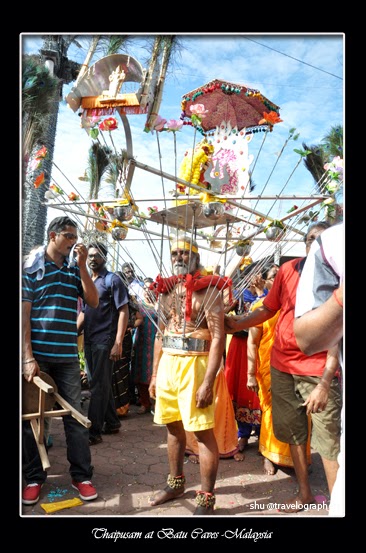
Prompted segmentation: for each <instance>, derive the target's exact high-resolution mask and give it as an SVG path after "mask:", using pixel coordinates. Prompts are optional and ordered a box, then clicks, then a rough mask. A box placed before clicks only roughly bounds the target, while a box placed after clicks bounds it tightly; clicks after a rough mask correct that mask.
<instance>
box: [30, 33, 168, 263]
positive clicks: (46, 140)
mask: <svg viewBox="0 0 366 553" xmlns="http://www.w3.org/2000/svg"><path fill="white" fill-rule="evenodd" d="M76 37H77V35H44V36H43V46H42V48H41V50H40V54H41V58H40V60H41V61H40V63H42V62H43V63H44V64H45V65H47V67H48V68H50V69H53V74H54V76H55V80H56V89H55V90H54V94H53V95H52V94H51V93H50V94H49V102H46V103H45V107H46V106H47V110H46V113H45V114H44V127H43V131H42V133H41V135H40V136H38V137H37V140H35V141H34V149H33V150H32V151H30V152H29V156H28V159H29V158H30V156H31V153H33V152H35V151H37V150H38V149H39V148H41V147H42V146H45V147H46V148H47V158H46V159H45V160H44V162H43V166H42V170H43V171H44V173H45V181H44V183H43V184H42V185H41V186H40V187H39V188H38V189H37V190H36V189H35V188H34V187H33V186H32V185H29V183H28V180H29V181H32V178H33V175H27V178H26V179H25V186H24V194H23V254H26V253H28V252H29V250H30V249H31V248H33V247H34V246H35V245H37V244H42V243H43V240H44V233H45V227H46V222H47V207H46V206H45V205H43V204H44V195H45V192H46V190H47V189H48V187H49V184H50V178H51V168H52V160H53V151H54V144H55V136H56V130H57V119H58V106H59V100H60V99H61V98H62V87H63V84H65V83H66V84H68V83H70V82H72V81H75V80H76V81H78V80H80V78H81V77H82V75H83V73H84V72H85V71H86V66H87V65H88V64H89V61H90V59H91V58H92V56H93V55H94V54H95V52H96V51H97V50H98V49H99V50H101V49H103V55H105V56H106V55H109V54H112V53H117V52H118V51H119V50H121V49H126V48H127V46H128V45H129V44H130V43H132V39H133V37H131V36H128V35H112V36H108V35H94V36H90V37H84V38H86V39H87V40H88V41H89V51H88V54H87V60H88V61H86V63H85V64H82V65H81V64H79V63H76V62H73V61H70V60H69V59H68V58H67V51H68V48H69V46H70V45H71V44H72V43H74V44H76V45H77V46H78V47H80V48H81V45H80V44H79V43H78V42H77V41H76ZM156 39H157V37H155V41H154V44H155V42H156ZM161 42H162V43H163V45H164V46H163V48H162V49H161V51H160V55H161V57H162V61H161V64H162V68H161V70H160V73H159V75H158V80H157V83H155V88H154V95H153V99H154V101H153V103H152V104H153V105H154V108H156V109H158V108H159V105H160V101H161V97H162V92H163V82H164V78H165V74H166V71H167V68H168V65H169V64H170V63H171V62H172V56H171V54H172V51H173V44H175V43H176V42H177V41H176V37H174V36H164V37H159V44H160V43H161ZM149 50H150V56H153V55H154V53H153V52H154V46H150V48H149ZM150 113H151V110H149V115H148V119H151V115H150ZM28 177H29V178H28ZM90 182H91V185H92V186H95V184H96V183H98V180H91V181H90ZM99 185H100V181H99ZM97 186H98V185H97ZM35 222H36V223H37V224H35Z"/></svg>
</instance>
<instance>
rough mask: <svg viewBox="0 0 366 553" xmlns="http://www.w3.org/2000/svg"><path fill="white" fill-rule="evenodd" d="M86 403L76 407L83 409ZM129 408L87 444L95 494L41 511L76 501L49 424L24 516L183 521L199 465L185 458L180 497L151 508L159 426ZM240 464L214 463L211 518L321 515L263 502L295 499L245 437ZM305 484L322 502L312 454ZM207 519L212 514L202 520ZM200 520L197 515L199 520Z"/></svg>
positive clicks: (160, 451)
mask: <svg viewBox="0 0 366 553" xmlns="http://www.w3.org/2000/svg"><path fill="white" fill-rule="evenodd" d="M87 403H88V401H85V402H84V406H83V408H84V412H85V410H86V408H87ZM136 411H137V407H135V406H131V408H130V413H129V414H128V416H127V417H124V418H122V419H121V422H122V427H121V430H120V432H119V433H118V434H114V435H107V436H104V437H103V442H102V443H101V444H98V445H96V446H92V448H91V451H92V462H93V465H94V477H93V484H94V485H95V486H96V488H97V491H98V494H99V497H98V498H97V499H96V500H94V501H91V502H83V505H80V506H77V507H72V508H69V509H64V510H61V511H57V512H55V513H53V514H46V513H45V511H44V510H43V508H42V506H41V505H42V504H44V503H56V502H57V501H64V500H66V499H72V498H74V497H78V494H77V492H76V490H74V489H73V488H72V487H71V480H70V476H69V472H68V469H69V464H68V461H67V459H66V448H65V439H64V432H63V424H62V419H61V418H59V419H58V418H56V419H53V427H52V435H53V442H54V445H53V447H52V448H51V449H50V451H49V458H50V463H51V468H50V469H49V471H48V479H47V482H46V483H45V485H44V486H43V488H42V492H41V499H40V501H39V502H38V503H37V504H36V505H33V506H22V507H21V512H22V516H25V517H35V516H36V517H47V518H50V517H85V516H87V517H88V516H94V517H100V516H110V517H118V516H123V517H126V516H127V517H133V516H136V517H188V516H191V515H192V513H193V511H194V509H195V501H194V497H195V490H197V489H199V481H200V479H199V465H196V464H193V463H191V462H190V461H188V458H186V462H185V475H186V480H187V484H186V493H185V494H184V496H183V497H182V498H180V499H177V500H175V501H172V502H168V503H166V504H164V505H161V506H157V507H151V506H150V505H149V501H148V500H149V497H151V496H152V495H153V494H154V492H155V491H157V490H159V489H160V488H161V487H164V485H165V481H166V477H167V474H168V463H167V449H166V429H165V427H162V426H158V425H155V424H154V423H153V416H152V415H151V414H150V413H148V414H145V415H139V414H137V412H136ZM245 453H246V457H245V460H244V461H243V462H237V461H235V460H234V459H222V460H220V464H219V471H218V477H217V483H216V510H215V515H219V516H220V517H244V516H245V517H262V518H267V517H281V518H288V517H297V518H299V517H300V518H302V517H325V516H327V514H328V513H327V509H326V506H325V505H324V508H321V506H320V507H319V509H316V510H308V511H302V512H300V513H296V514H292V515H289V514H284V513H279V512H278V511H277V508H271V504H273V503H274V502H276V503H285V502H288V501H289V500H291V499H292V498H294V497H295V494H296V490H297V486H296V480H295V478H294V473H293V471H292V470H291V469H280V470H278V472H277V474H276V475H275V476H267V475H265V474H263V471H262V457H261V456H260V455H259V454H258V452H257V440H256V439H255V438H254V437H253V438H251V439H250V442H249V445H248V447H247V449H246V451H245ZM310 481H311V485H312V489H313V491H314V494H315V496H317V498H318V500H319V501H322V500H323V499H324V501H328V495H327V486H326V482H325V478H324V472H323V468H322V463H321V460H320V457H319V455H318V454H316V453H313V465H312V472H311V474H310ZM210 518H212V519H214V518H215V517H210ZM200 519H202V517H200Z"/></svg>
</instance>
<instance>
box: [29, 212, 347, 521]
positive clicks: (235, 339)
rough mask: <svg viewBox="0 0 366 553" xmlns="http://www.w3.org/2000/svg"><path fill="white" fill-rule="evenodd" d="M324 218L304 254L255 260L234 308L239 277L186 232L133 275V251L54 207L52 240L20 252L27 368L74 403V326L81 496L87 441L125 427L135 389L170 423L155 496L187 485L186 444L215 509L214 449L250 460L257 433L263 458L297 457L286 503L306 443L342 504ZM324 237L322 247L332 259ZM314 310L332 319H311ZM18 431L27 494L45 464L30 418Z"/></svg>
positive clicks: (336, 321) (305, 488) (203, 497)
mask: <svg viewBox="0 0 366 553" xmlns="http://www.w3.org/2000/svg"><path fill="white" fill-rule="evenodd" d="M328 227H329V225H328V224H327V223H324V222H316V223H313V224H312V225H309V227H308V229H307V232H306V235H305V238H304V241H305V249H306V255H307V256H308V257H303V258H296V259H293V260H291V261H288V262H285V263H283V264H282V265H281V266H278V265H276V264H269V265H266V266H265V267H264V268H262V271H261V272H260V273H257V274H255V275H254V277H253V278H252V280H251V283H250V286H249V287H248V288H247V289H246V290H245V291H244V292H242V291H241V292H240V293H239V294H238V293H237V294H236V300H235V301H233V299H232V298H231V300H230V307H233V306H234V307H235V314H233V313H232V312H229V313H227V311H228V309H227V304H226V301H227V300H226V298H227V297H228V296H227V295H226V294H227V293H228V292H229V291H230V293H231V289H232V284H233V283H232V280H231V279H230V278H229V277H222V276H220V275H217V274H207V272H206V271H205V270H204V267H203V266H202V265H201V263H200V254H199V249H198V245H197V242H196V241H195V240H193V239H192V237H191V236H190V235H187V234H184V233H179V234H178V235H177V236H176V238H175V239H174V240H173V241H172V242H171V250H170V251H171V264H172V273H173V274H172V276H171V277H167V278H163V277H162V276H158V277H157V279H156V280H155V281H154V280H153V279H152V278H145V279H144V278H142V277H138V276H136V274H135V269H134V266H133V264H132V263H130V262H128V263H124V264H123V265H122V267H121V271H117V272H111V271H109V270H108V269H107V263H108V250H107V248H106V247H105V245H103V244H102V243H98V242H94V243H90V244H88V245H86V246H85V245H82V244H79V243H78V234H77V232H78V230H77V224H76V223H75V222H74V221H73V220H72V219H70V218H69V217H58V218H56V219H54V220H53V221H52V222H51V223H50V225H49V227H48V229H47V245H46V246H45V247H40V248H37V249H35V250H34V251H32V252H31V253H30V254H29V255H28V256H27V258H26V259H25V261H24V264H23V296H22V305H23V315H22V325H23V332H22V335H23V365H22V370H23V375H24V378H25V379H26V380H27V381H29V382H30V381H32V379H33V378H34V377H35V376H39V375H42V373H46V374H48V375H50V376H51V377H52V378H53V379H54V381H55V383H56V384H57V387H58V390H59V393H60V394H61V395H62V396H63V397H64V398H65V399H66V401H68V402H69V403H70V404H71V405H72V406H73V407H75V408H76V409H78V410H80V405H81V379H80V364H79V357H78V336H79V337H80V336H82V337H83V349H84V352H85V361H86V364H87V371H86V374H87V375H88V387H89V391H90V401H89V409H88V418H89V420H90V422H91V426H90V428H89V429H87V428H85V427H84V426H82V425H81V424H80V423H79V422H78V421H76V420H75V419H73V417H71V416H70V415H67V416H64V417H63V423H64V428H65V435H66V443H67V458H68V461H69V463H70V475H71V480H72V486H73V487H74V488H75V489H77V490H78V492H79V495H80V497H81V498H82V499H84V500H86V501H89V500H94V499H96V498H97V497H98V494H97V491H96V488H95V487H94V485H93V484H92V476H93V467H92V465H91V450H90V447H91V446H93V447H97V446H98V444H99V443H101V442H102V440H103V434H118V432H119V429H120V427H121V418H123V417H126V416H127V415H128V410H129V405H130V404H131V403H136V402H138V403H139V410H138V413H139V414H140V415H144V414H146V413H152V414H153V420H154V422H155V423H156V424H160V425H165V426H166V430H167V453H168V467H169V473H168V476H167V483H166V486H165V488H164V489H162V490H160V491H158V492H156V493H155V495H154V496H153V497H152V498H151V505H152V506H155V505H160V504H163V503H165V502H167V501H170V500H173V499H177V498H179V497H181V496H182V495H183V494H184V493H185V475H184V460H185V456H186V455H189V459H190V460H192V461H193V462H196V463H198V464H199V472H200V478H201V483H200V489H199V490H198V491H197V492H196V510H195V512H194V514H195V515H198V516H207V515H212V514H214V513H215V501H216V498H215V492H214V488H215V483H216V478H217V471H218V466H219V460H220V458H225V457H233V458H234V459H235V460H236V461H244V459H245V453H244V452H245V448H246V447H247V445H248V441H249V439H250V436H252V435H254V434H255V435H256V436H257V437H258V450H259V452H260V453H261V455H262V456H263V471H264V473H265V474H267V475H268V476H270V475H273V474H275V473H276V470H277V468H278V467H279V466H286V467H292V468H293V469H294V472H295V475H296V478H297V483H298V495H297V497H296V499H295V500H289V501H288V502H287V505H286V509H284V512H289V513H292V512H297V511H300V510H302V509H304V508H306V507H308V506H309V505H312V504H314V503H315V501H316V500H315V498H314V495H313V493H312V490H311V486H310V480H309V471H308V467H309V465H310V463H311V448H312V449H313V450H315V451H316V452H318V453H319V454H320V456H321V458H322V461H323V466H324V472H325V475H326V479H327V484H328V489H329V495H330V497H331V502H330V505H331V506H332V514H335V515H336V516H342V513H343V510H342V507H340V503H341V504H344V459H343V455H344V442H343V434H342V430H343V425H344V423H343V410H342V405H343V402H344V381H343V362H342V360H341V361H340V355H339V352H340V344H341V341H342V333H343V324H342V321H343V319H342V316H343V264H342V262H341V259H340V255H339V254H338V256H337V255H336V254H335V253H334V251H333V250H334V248H333V249H332V246H333V245H334V244H335V243H336V242H335V240H336V238H334V237H333V234H335V231H336V230H337V233H339V234H338V235H337V239H338V240H339V239H340V236H339V235H342V231H343V225H342V224H338V225H335V226H334V227H331V228H328ZM332 233H333V234H332ZM323 237H324V240H323ZM338 243H339V242H338ZM75 245H76V246H75ZM74 246H75V248H74ZM72 251H75V254H76V262H74V263H72V262H71V261H70V257H71V252H72ZM340 251H341V253H342V250H340ZM319 252H320V254H319ZM324 252H330V253H329V254H328V255H329V262H325V261H324V260H326V259H327V257H326V254H325V253H324ZM306 275H307V276H306ZM309 283H310V284H309ZM324 283H326V286H327V288H326V290H327V292H326V293H325V292H324V290H325V284H324ZM224 291H225V292H224ZM333 292H334V294H333ZM80 298H81V300H82V301H81V303H80ZM158 299H159V301H158V303H157V300H158ZM295 306H296V308H295ZM158 315H159V316H158ZM321 317H322V318H323V320H324V318H326V320H327V321H328V326H324V325H322V326H321V325H320V323H318V320H319V318H321ZM329 325H332V326H331V328H334V332H333V333H332V338H333V340H332V341H331V340H330V339H329V338H330V337H329V336H328V334H329V332H328V329H329V328H330V327H329ZM314 328H316V331H314ZM342 393H343V397H342ZM22 432H23V439H22V458H23V479H24V483H25V487H24V489H23V495H22V502H23V504H25V505H32V504H34V503H36V502H37V501H38V500H39V497H40V494H41V487H42V485H43V483H44V482H45V480H46V475H47V473H46V471H45V470H43V467H42V462H41V458H40V454H39V451H38V449H37V444H36V442H35V440H34V437H33V433H32V428H31V425H30V422H29V421H27V420H25V421H23V424H22ZM341 434H342V440H341ZM341 442H342V445H341ZM46 445H47V444H46ZM243 467H244V468H243V471H245V463H244V465H243ZM339 467H340V468H339ZM333 494H337V500H336V501H334V500H333ZM342 502H343V503H342ZM336 506H337V507H338V508H336Z"/></svg>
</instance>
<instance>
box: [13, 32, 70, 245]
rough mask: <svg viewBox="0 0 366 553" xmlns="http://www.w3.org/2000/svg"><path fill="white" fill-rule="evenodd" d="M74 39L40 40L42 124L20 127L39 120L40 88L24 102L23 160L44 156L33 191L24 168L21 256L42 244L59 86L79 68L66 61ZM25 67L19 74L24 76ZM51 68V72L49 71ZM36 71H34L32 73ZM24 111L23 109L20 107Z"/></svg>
mask: <svg viewBox="0 0 366 553" xmlns="http://www.w3.org/2000/svg"><path fill="white" fill-rule="evenodd" d="M74 40H75V37H73V36H67V35H55V36H49V35H45V36H44V37H43V47H42V49H41V51H40V53H41V56H42V57H41V60H42V61H40V63H39V65H41V63H42V62H43V67H44V68H45V69H46V67H47V68H48V71H49V73H50V74H49V78H47V79H44V81H41V80H40V78H39V79H38V81H35V83H37V82H38V85H39V84H41V82H44V83H45V86H46V83H48V85H47V90H45V92H46V94H47V91H48V98H47V101H44V106H43V109H42V116H41V119H42V125H31V126H30V128H29V129H28V127H29V125H26V126H25V127H24V122H26V123H27V122H28V123H31V122H34V121H36V120H39V119H40V111H39V104H40V103H41V102H42V96H43V94H41V93H40V92H41V90H42V88H43V87H40V88H38V89H37V90H36V93H35V94H34V96H35V101H34V102H33V103H29V104H27V103H26V106H25V108H26V110H27V112H26V116H25V117H23V131H26V133H27V134H26V135H23V136H24V138H25V145H24V147H25V148H26V152H25V153H26V158H25V159H26V161H28V160H29V159H30V157H31V155H32V153H34V152H35V151H37V150H39V149H40V148H41V147H42V146H45V147H46V149H47V156H46V158H45V159H44V160H43V164H42V171H43V172H44V176H45V180H44V183H43V184H41V186H40V187H39V188H37V189H35V188H34V186H33V181H34V175H33V174H32V173H31V172H30V171H29V169H28V167H27V169H26V170H25V173H26V175H25V181H24V187H23V247H22V250H23V254H26V253H28V252H29V251H30V250H31V249H32V248H33V247H34V246H35V245H38V244H43V241H44V234H45V228H46V223H47V207H46V206H45V205H44V195H45V192H46V190H47V189H48V187H49V184H50V178H51V169H52V160H53V152H54V146H55V137H56V130H57V119H58V109H59V101H60V100H61V99H62V87H63V84H64V83H69V82H71V81H73V80H75V79H76V76H77V73H78V71H79V69H80V64H78V63H76V62H72V61H70V60H68V58H67V55H66V54H67V50H68V48H69V46H70V44H71V43H72V42H73V41H74ZM27 67H28V65H26V66H25V71H24V72H23V75H24V74H26V73H27ZM50 69H51V71H50ZM35 72H36V70H35ZM39 75H43V76H45V73H44V71H41V70H39V71H38V76H39ZM23 110H24V107H23ZM32 131H34V132H32Z"/></svg>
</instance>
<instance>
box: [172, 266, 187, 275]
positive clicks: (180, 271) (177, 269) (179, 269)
mask: <svg viewBox="0 0 366 553" xmlns="http://www.w3.org/2000/svg"><path fill="white" fill-rule="evenodd" d="M188 273H189V271H188V265H186V264H185V263H175V264H174V266H173V274H174V275H187V274H188Z"/></svg>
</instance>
